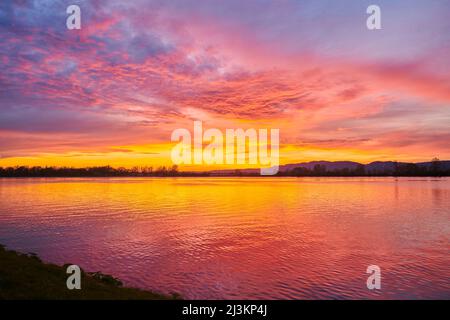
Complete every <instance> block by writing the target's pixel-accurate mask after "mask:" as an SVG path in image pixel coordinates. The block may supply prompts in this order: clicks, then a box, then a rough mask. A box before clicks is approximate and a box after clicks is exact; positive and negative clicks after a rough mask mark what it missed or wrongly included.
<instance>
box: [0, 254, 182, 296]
mask: <svg viewBox="0 0 450 320" xmlns="http://www.w3.org/2000/svg"><path fill="white" fill-rule="evenodd" d="M66 267H67V265H66V266H57V265H54V264H49V263H44V262H42V261H41V260H40V259H39V257H37V256H36V255H34V254H22V253H18V252H16V251H12V250H7V249H5V248H4V247H3V246H1V245H0V299H3V300H5V299H6V300H16V299H27V300H28V299H40V300H41V299H43V300H54V299H71V300H73V299H75V300H95V299H111V300H167V299H177V298H179V296H178V295H172V296H170V295H163V294H159V293H154V292H149V291H144V290H140V289H136V288H127V287H123V286H122V283H121V281H120V280H118V279H116V278H114V277H112V276H110V275H105V274H102V273H99V272H96V273H88V272H82V275H81V289H80V290H68V289H67V287H66V280H67V278H68V277H69V276H70V274H67V273H66ZM81 267H82V266H81Z"/></svg>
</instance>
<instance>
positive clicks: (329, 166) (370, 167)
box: [208, 160, 450, 175]
mask: <svg viewBox="0 0 450 320" xmlns="http://www.w3.org/2000/svg"><path fill="white" fill-rule="evenodd" d="M438 163H439V169H440V170H444V171H448V170H450V160H443V161H439V162H438ZM432 165H433V161H428V162H418V163H412V162H396V161H374V162H371V163H368V164H362V163H359V162H354V161H325V160H321V161H309V162H300V163H291V164H285V165H281V166H280V167H279V173H286V172H289V171H292V170H294V169H298V168H304V169H307V170H310V171H313V170H314V169H315V168H316V169H317V168H318V166H320V168H321V169H322V170H325V171H327V172H333V171H339V170H346V169H347V170H350V171H352V170H357V169H363V170H364V172H365V173H366V174H371V173H372V174H377V173H386V172H394V171H395V170H396V169H398V168H399V167H407V166H417V167H419V168H426V169H430V168H431V167H432ZM236 172H239V173H242V174H257V173H259V169H255V168H248V169H228V170H212V171H208V173H210V174H217V175H222V174H230V173H236Z"/></svg>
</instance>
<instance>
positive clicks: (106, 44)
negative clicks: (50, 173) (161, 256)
mask: <svg viewBox="0 0 450 320" xmlns="http://www.w3.org/2000/svg"><path fill="white" fill-rule="evenodd" d="M72 4H76V5H78V6H79V7H80V8H81V29H80V30H68V29H67V27H66V19H67V17H68V14H67V13H66V8H67V7H68V6H69V5H72ZM371 4H376V5H378V6H379V7H380V8H381V23H382V29H381V30H368V28H367V27H366V19H367V18H368V14H367V13H366V9H367V7H368V6H369V5H371ZM0 39H1V45H0V166H16V165H39V166H46V165H51V166H74V167H83V166H95V165H111V166H114V167H119V166H124V167H131V166H136V165H138V166H160V165H171V159H170V151H171V149H172V148H173V146H174V144H175V143H174V142H172V141H171V139H170V138H171V133H172V132H173V131H174V130H175V129H177V128H186V129H189V130H193V122H194V121H195V120H200V121H202V122H203V126H204V128H218V129H219V130H223V131H224V130H225V129H227V128H231V129H232V128H244V129H246V128H256V129H259V128H268V129H270V128H277V129H279V130H280V162H281V163H282V164H286V163H295V162H302V161H311V160H330V161H337V160H352V161H358V162H362V163H369V162H371V161H376V160H397V161H413V162H419V161H429V160H431V159H432V158H434V157H438V158H440V159H450V144H449V141H450V0H442V1H440V0H434V1H425V0H422V1H418V0H408V1H406V0H389V1H385V0H370V1H365V0H342V1H331V0H329V1H326V0H307V1H300V0H297V1H294V0H273V1H267V0H258V1H256V0H248V1H241V0H227V1H224V0H222V1H218V0H208V1H207V0H186V1H151V0H146V1H144V0H135V1H119V0H96V1H87V0H86V1H76V0H69V1H65V0H61V1H57V0H34V1H32V0H12V1H11V0H9V1H1V3H0ZM186 168H188V169H189V167H187V166H186ZM191 169H192V168H191ZM201 169H204V167H203V168H201Z"/></svg>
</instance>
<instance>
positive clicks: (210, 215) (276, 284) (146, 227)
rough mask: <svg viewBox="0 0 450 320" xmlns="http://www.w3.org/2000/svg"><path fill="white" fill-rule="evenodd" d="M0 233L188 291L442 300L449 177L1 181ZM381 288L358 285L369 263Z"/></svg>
mask: <svg viewBox="0 0 450 320" xmlns="http://www.w3.org/2000/svg"><path fill="white" fill-rule="evenodd" d="M0 196H1V197H0V209H1V211H0V243H4V244H6V245H7V246H9V247H11V248H15V249H19V250H23V251H33V252H36V253H38V254H39V255H41V256H42V257H43V258H44V260H48V261H52V262H56V263H66V262H71V263H77V264H79V265H81V266H82V267H84V268H85V269H87V270H91V271H98V270H101V271H102V272H105V273H110V274H113V275H115V276H117V277H119V278H121V279H123V280H125V282H126V284H128V285H134V286H139V287H143V288H147V289H153V290H158V291H164V292H171V291H176V292H180V293H181V294H182V295H183V296H184V297H187V298H206V299H209V298H253V299H258V298H268V299H278V298H281V299H312V298H419V297H420V298H436V297H446V298H448V297H449V292H450V290H449V286H450V284H449V280H448V279H449V278H450V277H449V276H450V270H449V265H450V264H449V259H448V252H449V250H448V249H449V234H450V232H449V231H450V224H449V221H450V220H449V217H450V210H449V209H448V208H449V204H450V180H449V179H434V180H433V179H416V178H414V179H412V178H401V179H394V178H301V179H298V178H261V177H257V178H162V179H158V178H145V179H144V178H142V179H141V178H132V179H123V178H117V179H106V178H98V179H9V180H8V179H3V180H0ZM372 264H377V265H379V266H380V267H381V269H382V279H383V280H382V281H383V282H382V290H381V291H369V290H368V289H367V288H366V279H367V276H368V275H367V274H366V273H365V271H366V268H367V266H369V265H372Z"/></svg>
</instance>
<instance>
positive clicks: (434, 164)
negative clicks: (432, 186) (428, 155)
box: [430, 157, 441, 176]
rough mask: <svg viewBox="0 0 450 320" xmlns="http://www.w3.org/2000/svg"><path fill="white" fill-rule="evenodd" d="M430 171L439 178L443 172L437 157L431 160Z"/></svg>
mask: <svg viewBox="0 0 450 320" xmlns="http://www.w3.org/2000/svg"><path fill="white" fill-rule="evenodd" d="M430 171H431V174H432V175H433V176H438V175H439V174H440V171H441V161H440V160H439V158H437V157H435V158H433V159H432V160H431V166H430Z"/></svg>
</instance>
